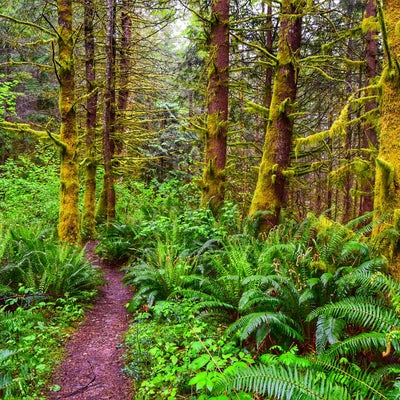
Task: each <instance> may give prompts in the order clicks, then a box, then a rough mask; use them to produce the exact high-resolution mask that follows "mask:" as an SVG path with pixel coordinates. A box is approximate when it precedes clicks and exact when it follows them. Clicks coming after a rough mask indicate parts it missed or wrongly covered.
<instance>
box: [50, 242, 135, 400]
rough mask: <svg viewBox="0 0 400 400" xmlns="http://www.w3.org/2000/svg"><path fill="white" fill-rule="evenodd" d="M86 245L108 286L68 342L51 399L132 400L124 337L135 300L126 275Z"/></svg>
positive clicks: (90, 256)
mask: <svg viewBox="0 0 400 400" xmlns="http://www.w3.org/2000/svg"><path fill="white" fill-rule="evenodd" d="M93 249H94V244H93V243H90V244H89V245H88V246H87V257H88V259H90V260H91V261H92V262H93V263H95V264H97V265H101V267H102V268H103V270H104V278H105V280H106V282H107V283H106V284H105V285H104V286H103V287H102V288H101V292H100V293H99V296H98V299H97V301H96V302H95V304H94V307H93V309H92V310H89V311H88V313H87V315H86V319H85V321H84V323H83V324H82V325H81V326H80V327H79V328H78V329H77V330H76V332H75V333H74V334H73V335H72V336H71V337H70V338H69V340H68V342H67V343H66V348H65V353H66V357H65V359H64V360H63V361H62V363H61V364H60V366H59V368H58V369H57V370H56V371H55V372H54V375H53V380H52V382H51V384H50V386H52V385H59V386H60V387H61V390H60V391H58V392H50V391H49V392H48V393H47V394H46V398H47V399H48V400H60V399H72V400H94V399H96V400H111V399H112V400H130V399H131V398H132V394H131V382H130V380H129V378H127V377H126V376H124V375H123V373H122V368H123V361H122V359H121V357H122V355H123V353H124V347H123V340H124V334H125V332H126V331H127V330H128V314H127V311H126V308H125V304H126V303H127V302H128V301H129V300H130V298H131V297H132V293H131V292H130V290H129V288H128V287H126V286H124V285H123V284H122V283H121V279H122V277H123V273H122V272H120V271H119V270H118V268H115V267H114V268H113V267H111V266H109V265H107V264H105V263H102V262H101V260H99V259H98V258H97V257H96V256H95V255H94V251H93Z"/></svg>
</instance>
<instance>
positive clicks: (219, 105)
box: [201, 0, 229, 212]
mask: <svg viewBox="0 0 400 400" xmlns="http://www.w3.org/2000/svg"><path fill="white" fill-rule="evenodd" d="M211 21H212V23H211V38H210V56H209V61H208V62H209V83H208V89H207V95H208V115H207V132H206V135H205V167H204V171H203V187H202V198H201V204H202V205H203V206H208V205H209V206H210V207H211V209H212V210H213V211H214V212H218V209H219V208H220V206H221V204H222V202H223V200H224V197H225V178H226V176H225V165H226V147H227V144H226V143H227V138H226V136H227V130H228V67H229V25H228V23H229V0H216V1H213V2H212V12H211Z"/></svg>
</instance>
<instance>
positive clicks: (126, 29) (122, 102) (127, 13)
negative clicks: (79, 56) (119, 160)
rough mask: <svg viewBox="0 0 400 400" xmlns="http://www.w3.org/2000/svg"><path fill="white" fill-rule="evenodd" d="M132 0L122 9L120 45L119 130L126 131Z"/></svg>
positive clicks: (119, 146)
mask: <svg viewBox="0 0 400 400" xmlns="http://www.w3.org/2000/svg"><path fill="white" fill-rule="evenodd" d="M131 10H132V0H123V1H122V9H121V22H120V24H121V43H120V46H119V91H118V128H117V129H118V132H119V134H120V135H123V132H124V131H125V128H124V124H123V119H124V114H125V113H126V111H127V109H128V101H129V81H130V79H129V78H130V70H131V54H130V53H131V41H132V16H131ZM122 143H123V141H122V140H118V141H116V153H117V154H121V153H122V151H123V145H122Z"/></svg>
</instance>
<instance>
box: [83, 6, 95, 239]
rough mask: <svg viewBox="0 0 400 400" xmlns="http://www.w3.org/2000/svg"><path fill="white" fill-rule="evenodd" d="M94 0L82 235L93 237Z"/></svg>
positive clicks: (88, 36) (89, 24) (89, 25)
mask: <svg viewBox="0 0 400 400" xmlns="http://www.w3.org/2000/svg"><path fill="white" fill-rule="evenodd" d="M93 18H94V4H93V0H85V18H84V25H85V30H84V32H85V56H86V91H87V94H88V96H89V97H88V98H87V100H86V164H85V165H86V168H85V195H84V201H83V209H84V210H83V215H82V236H83V237H84V238H85V239H92V238H93V237H94V235H95V233H96V220H95V212H96V153H95V145H94V140H95V133H96V121H97V97H98V96H97V92H95V88H96V72H95V38H94V31H93Z"/></svg>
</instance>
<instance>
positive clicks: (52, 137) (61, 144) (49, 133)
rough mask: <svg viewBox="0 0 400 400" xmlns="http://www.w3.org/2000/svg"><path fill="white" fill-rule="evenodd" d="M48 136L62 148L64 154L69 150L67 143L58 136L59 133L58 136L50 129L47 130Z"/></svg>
mask: <svg viewBox="0 0 400 400" xmlns="http://www.w3.org/2000/svg"><path fill="white" fill-rule="evenodd" d="M47 136H48V137H49V138H50V139H51V140H52V142H53V143H54V144H55V145H56V147H57V148H58V149H59V150H60V152H61V153H62V154H64V153H65V152H66V151H67V145H66V144H65V143H64V142H62V141H61V140H60V139H59V138H58V137H57V136H58V135H57V136H56V135H54V134H53V133H51V132H50V131H47Z"/></svg>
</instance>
